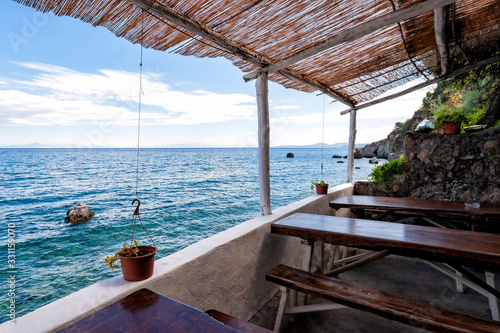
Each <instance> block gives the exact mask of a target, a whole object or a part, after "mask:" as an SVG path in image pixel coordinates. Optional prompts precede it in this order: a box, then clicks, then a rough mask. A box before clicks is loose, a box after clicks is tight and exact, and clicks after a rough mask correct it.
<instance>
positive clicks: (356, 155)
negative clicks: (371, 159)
mask: <svg viewBox="0 0 500 333" xmlns="http://www.w3.org/2000/svg"><path fill="white" fill-rule="evenodd" d="M354 158H355V159H360V158H363V153H362V152H361V149H359V148H356V151H355V152H354Z"/></svg>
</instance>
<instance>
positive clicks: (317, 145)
mask: <svg viewBox="0 0 500 333" xmlns="http://www.w3.org/2000/svg"><path fill="white" fill-rule="evenodd" d="M365 145H366V143H357V144H356V145H355V147H358V148H362V147H364V146H365ZM80 148H82V149H89V148H90V149H93V148H95V149H135V148H137V147H112V146H94V147H83V146H79V145H44V144H41V143H29V144H25V145H6V146H0V149H80ZM163 148H165V149H168V148H208V149H213V148H258V147H257V146H255V147H218V146H209V145H206V146H205V145H173V146H168V147H141V149H163ZM271 148H281V149H303V148H312V149H317V148H324V149H347V142H339V143H334V144H328V143H325V144H321V143H315V144H311V145H302V146H301V145H282V146H272V147H271Z"/></svg>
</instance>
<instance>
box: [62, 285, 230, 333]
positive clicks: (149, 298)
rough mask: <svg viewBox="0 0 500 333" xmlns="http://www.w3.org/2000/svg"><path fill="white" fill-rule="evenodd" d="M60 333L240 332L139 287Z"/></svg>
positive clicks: (198, 311)
mask: <svg viewBox="0 0 500 333" xmlns="http://www.w3.org/2000/svg"><path fill="white" fill-rule="evenodd" d="M60 332H92V333H96V332H110V333H111V332H134V333H137V332H155V333H157V332H172V333H183V332H189V333H193V332H200V333H201V332H203V333H206V332H227V333H234V332H238V331H237V330H235V329H232V328H231V327H229V326H226V325H224V324H222V323H221V322H219V321H217V320H215V319H213V318H212V317H210V316H208V315H207V314H205V313H203V312H202V311H200V310H197V309H195V308H192V307H190V306H187V305H185V304H182V303H180V302H177V301H175V300H173V299H170V298H168V297H165V296H162V295H159V294H157V293H155V292H153V291H151V290H148V289H140V290H138V291H136V292H134V293H132V294H130V295H128V296H126V297H125V298H123V299H121V300H119V301H117V302H115V303H113V304H111V305H109V306H108V307H105V308H103V309H101V310H99V311H98V312H96V313H94V314H92V315H90V316H88V317H86V318H84V319H82V320H80V321H79V322H76V323H74V324H73V325H71V326H69V327H68V328H66V329H63V330H62V331H60Z"/></svg>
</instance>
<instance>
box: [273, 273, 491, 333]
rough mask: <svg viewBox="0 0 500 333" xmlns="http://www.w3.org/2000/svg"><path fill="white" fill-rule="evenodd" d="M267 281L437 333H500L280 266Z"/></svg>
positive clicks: (471, 319) (470, 319) (483, 322)
mask: <svg viewBox="0 0 500 333" xmlns="http://www.w3.org/2000/svg"><path fill="white" fill-rule="evenodd" d="M266 279H267V280H268V281H271V282H274V283H277V284H279V285H282V286H285V287H287V288H290V289H294V290H297V291H300V292H304V293H307V294H312V295H316V296H320V297H323V298H326V299H328V300H330V301H333V302H336V303H339V304H342V305H346V306H349V307H352V308H356V309H359V310H363V311H367V312H371V313H374V314H377V315H380V316H383V317H386V318H389V319H392V320H396V321H399V322H401V323H404V324H410V323H411V322H412V321H416V322H419V323H422V324H425V327H424V328H425V329H426V330H430V331H436V332H484V333H486V332H488V333H490V332H500V323H499V322H495V321H492V320H488V319H482V318H479V317H475V316H471V315H468V314H463V313H460V312H456V311H451V310H446V309H442V308H438V307H435V306H431V305H428V304H425V303H421V302H417V301H413V300H409V299H405V298H402V297H399V296H393V295H389V294H387V293H385V292H381V291H377V290H374V289H371V288H367V287H363V286H359V285H355V284H352V283H349V282H346V281H341V280H338V279H334V278H330V277H325V276H322V275H318V274H313V273H308V272H305V271H302V270H298V269H295V268H291V267H288V266H285V265H279V266H277V267H275V268H274V269H272V270H271V271H269V272H268V273H267V275H266Z"/></svg>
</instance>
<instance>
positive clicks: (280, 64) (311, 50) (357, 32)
mask: <svg viewBox="0 0 500 333" xmlns="http://www.w3.org/2000/svg"><path fill="white" fill-rule="evenodd" d="M456 1H457V0H427V1H421V2H418V3H416V4H413V5H410V6H407V7H404V8H401V9H398V10H396V11H394V12H392V13H389V14H385V15H382V16H379V17H377V18H375V19H373V20H370V21H368V22H365V23H361V24H359V25H357V26H355V27H353V28H350V29H346V30H344V31H342V32H340V33H338V34H336V35H334V36H332V37H329V38H327V39H325V40H323V41H322V42H320V43H317V44H315V45H313V46H310V47H308V48H306V49H304V50H302V51H299V52H297V53H295V54H293V55H291V56H289V57H287V58H285V59H282V60H280V61H277V62H274V63H272V64H270V65H268V66H264V67H263V68H261V69H258V70H255V71H253V72H250V73H248V74H245V75H244V76H243V78H244V79H245V81H249V80H253V79H255V78H256V77H257V76H258V74H259V73H261V72H275V71H278V70H280V69H282V68H285V67H288V66H290V65H293V64H295V63H297V62H299V61H301V60H304V59H306V58H309V57H311V56H314V55H316V54H318V53H320V52H323V51H325V50H327V49H329V48H332V47H334V46H336V45H339V44H341V43H344V42H347V41H352V40H354V39H356V38H359V37H361V36H364V35H366V34H369V33H371V32H374V31H376V30H378V29H381V28H383V27H386V26H388V25H391V24H395V23H397V22H400V21H404V20H407V19H409V18H412V17H415V16H418V15H420V14H423V13H426V12H428V11H431V10H434V9H436V8H439V7H443V6H446V5H449V4H451V3H454V2H456Z"/></svg>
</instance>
